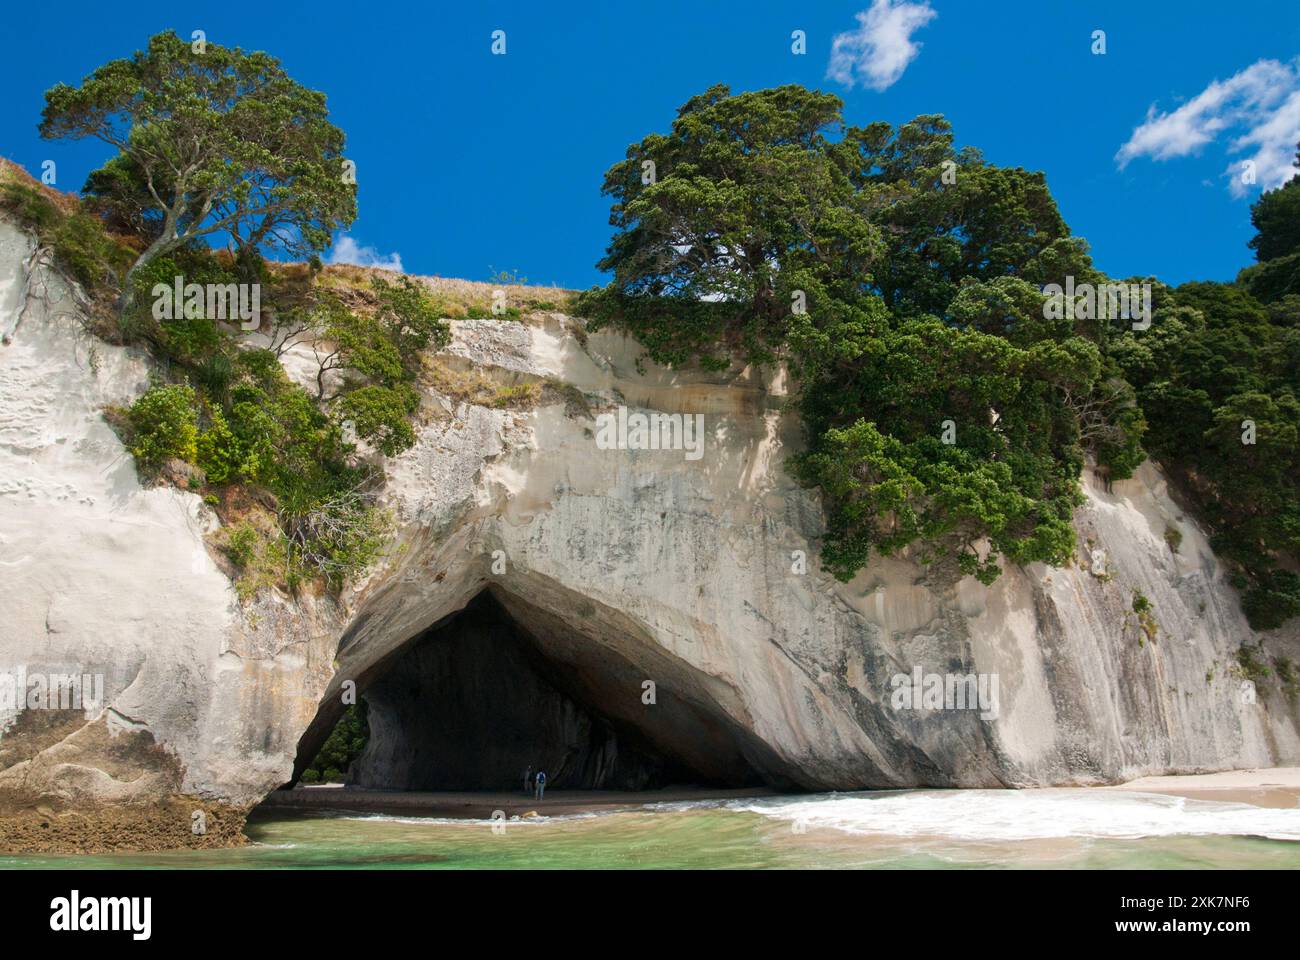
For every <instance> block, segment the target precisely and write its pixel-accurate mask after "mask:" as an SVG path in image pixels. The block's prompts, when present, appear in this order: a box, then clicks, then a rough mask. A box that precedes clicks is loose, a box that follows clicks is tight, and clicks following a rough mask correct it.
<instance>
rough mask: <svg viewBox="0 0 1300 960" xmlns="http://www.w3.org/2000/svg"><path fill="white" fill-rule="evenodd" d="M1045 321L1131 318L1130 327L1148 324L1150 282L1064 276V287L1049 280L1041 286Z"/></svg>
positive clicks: (1147, 325)
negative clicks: (1087, 280)
mask: <svg viewBox="0 0 1300 960" xmlns="http://www.w3.org/2000/svg"><path fill="white" fill-rule="evenodd" d="M1043 293H1044V294H1045V295H1046V296H1047V299H1046V300H1045V301H1043V317H1044V319H1046V320H1132V321H1133V329H1134V330H1146V329H1147V328H1148V327H1150V326H1151V284H1150V283H1103V284H1100V285H1094V284H1091V283H1080V284H1078V285H1076V284H1075V282H1074V277H1066V278H1065V286H1061V285H1060V284H1059V283H1049V284H1047V285H1046V286H1044V287H1043Z"/></svg>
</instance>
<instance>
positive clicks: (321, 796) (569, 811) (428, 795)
mask: <svg viewBox="0 0 1300 960" xmlns="http://www.w3.org/2000/svg"><path fill="white" fill-rule="evenodd" d="M1093 789H1097V790H1112V791H1113V790H1122V791H1127V792H1131V793H1161V794H1168V795H1171V796H1178V797H1187V798H1188V799H1191V800H1218V801H1222V802H1229V803H1247V804H1251V805H1253V806H1257V807H1270V808H1274V809H1292V808H1296V807H1300V767H1273V768H1267V769H1261V770H1229V771H1225V772H1223V773H1203V774H1189V775H1182V776H1163V777H1142V778H1140V779H1137V780H1130V781H1128V782H1127V783H1119V784H1112V785H1109V786H1103V787H1095V788H1093ZM774 795H776V792H775V791H773V790H768V789H764V788H753V789H746V790H710V789H705V788H698V787H681V788H670V789H666V790H644V791H617V790H548V791H547V792H546V798H545V799H543V800H535V799H533V798H531V797H525V796H524V795H523V792H522V791H519V792H517V793H509V792H496V793H473V792H458V793H442V792H437V793H434V792H420V791H413V792H399V791H386V790H365V789H357V788H354V787H344V786H341V785H338V784H329V785H319V786H302V787H298V788H296V789H293V790H277V791H275V792H274V793H272V794H271V795H270V796H269V797H267V798H266V800H265V802H264V805H265V806H267V807H288V808H295V809H306V810H349V811H357V812H363V813H387V814H396V815H401V814H407V815H410V816H421V817H464V818H469V819H487V818H490V817H491V816H492V815H493V813H494V812H495V811H497V810H500V811H502V813H503V814H504V815H505V817H506V819H510V818H513V817H527V816H529V815H537V816H565V815H573V814H581V813H597V812H601V813H609V812H612V811H616V810H631V809H636V808H638V807H641V806H644V805H645V804H651V803H681V802H700V801H707V800H734V799H737V798H744V797H764V796H774Z"/></svg>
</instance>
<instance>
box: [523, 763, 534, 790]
mask: <svg viewBox="0 0 1300 960" xmlns="http://www.w3.org/2000/svg"><path fill="white" fill-rule="evenodd" d="M532 792H533V765H532V764H531V763H530V764H529V765H528V769H527V770H525V771H524V796H525V797H526V796H528V795H529V794H530V793H532Z"/></svg>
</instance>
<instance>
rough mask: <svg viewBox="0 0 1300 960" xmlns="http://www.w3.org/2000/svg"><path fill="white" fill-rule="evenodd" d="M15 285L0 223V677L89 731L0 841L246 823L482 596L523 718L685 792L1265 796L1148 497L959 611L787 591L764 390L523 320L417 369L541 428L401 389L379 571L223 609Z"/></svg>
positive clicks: (791, 432)
mask: <svg viewBox="0 0 1300 960" xmlns="http://www.w3.org/2000/svg"><path fill="white" fill-rule="evenodd" d="M31 252H32V245H31V242H30V241H29V240H28V239H27V238H26V237H25V236H24V235H23V234H22V233H21V232H19V231H18V230H16V229H15V228H14V227H12V226H10V225H8V224H5V223H3V222H0V324H2V325H3V328H4V332H5V333H6V335H7V336H8V338H9V341H10V342H9V343H8V345H7V346H5V347H3V348H0V574H2V575H0V609H2V610H3V611H4V614H5V617H4V620H5V623H4V629H3V634H2V635H0V670H9V671H13V670H17V669H19V668H20V667H21V668H23V669H25V670H26V671H27V672H29V673H38V672H45V673H49V674H56V673H60V672H69V673H71V672H75V673H77V674H87V675H94V674H102V675H103V677H104V695H103V702H102V704H97V703H96V704H89V705H87V706H86V707H85V709H82V710H71V711H43V712H41V715H40V716H38V717H35V718H33V713H34V711H30V710H28V711H17V710H16V709H14V710H11V711H10V712H9V713H8V715H6V716H4V717H0V722H2V723H4V724H6V725H7V729H6V730H5V732H4V734H3V736H2V737H0V799H3V802H4V805H5V806H6V807H7V808H23V807H32V808H35V807H37V806H39V807H41V809H47V810H50V811H53V812H54V813H57V812H58V811H59V810H60V809H64V810H79V809H85V808H88V807H91V806H95V805H97V804H105V803H113V804H117V803H123V802H126V803H129V802H132V801H141V802H143V801H148V800H154V799H157V798H163V797H189V798H197V799H196V802H197V801H209V802H217V803H221V804H227V805H230V806H232V807H235V808H243V807H246V806H247V805H249V804H252V803H254V802H256V801H257V800H258V799H259V798H260V797H262V796H263V795H264V794H265V793H266V792H268V791H269V790H271V789H273V788H275V787H277V786H280V785H281V784H283V783H285V782H287V781H289V780H290V779H291V778H292V777H293V775H294V767H295V759H296V758H297V759H298V761H299V766H300V767H301V764H302V762H304V761H305V760H306V759H309V758H310V756H311V755H312V754H313V752H314V748H315V747H316V746H318V745H319V743H320V742H321V741H322V740H323V738H324V736H325V735H326V734H327V733H328V731H329V729H330V728H331V726H332V724H333V722H334V721H335V720H336V719H337V717H338V715H339V714H340V713H341V711H342V709H343V705H342V699H341V692H342V691H343V690H344V689H345V682H346V681H353V682H355V683H356V685H357V686H358V687H359V688H360V689H361V690H362V691H365V690H367V689H368V688H371V687H373V688H374V689H375V690H376V691H379V690H380V687H379V686H378V685H377V684H378V681H379V678H381V677H383V676H384V675H385V674H386V673H387V672H388V671H389V670H390V669H392V668H393V665H394V664H395V663H397V662H398V661H401V660H402V658H403V657H406V656H407V655H408V653H409V651H410V650H411V648H412V645H413V644H414V643H415V642H416V641H417V640H418V639H419V638H421V637H427V636H428V631H430V629H431V628H434V629H437V628H438V627H439V625H442V626H445V625H447V624H449V623H451V622H453V620H454V617H455V616H456V614H457V613H458V612H459V611H462V610H463V609H465V608H466V606H467V605H469V604H470V603H471V602H472V601H474V600H475V598H476V597H478V596H479V595H480V594H484V593H486V594H487V595H489V596H490V597H491V600H492V603H493V604H494V608H495V609H498V610H499V611H501V612H502V615H503V616H505V617H508V618H509V620H510V621H512V622H513V623H514V624H516V625H517V626H518V628H519V630H520V631H521V633H522V635H523V636H525V637H526V638H527V643H528V645H529V650H530V653H529V656H531V657H533V658H535V659H536V660H537V661H538V662H541V663H544V664H546V671H548V678H549V679H548V683H552V685H553V686H555V687H556V689H557V690H559V691H560V693H557V694H556V695H557V696H561V695H562V696H563V697H565V698H567V699H568V700H571V701H573V702H574V703H578V704H581V705H582V707H583V709H584V710H586V711H588V713H589V714H591V715H592V716H597V715H598V716H599V718H600V720H599V722H600V723H602V724H608V725H610V729H611V730H615V729H616V730H621V731H623V732H624V734H626V735H629V736H630V737H631V738H632V740H634V741H636V746H635V749H633V748H632V747H629V750H632V752H633V753H634V754H635V753H636V752H637V751H643V752H646V753H655V754H657V755H658V756H659V757H660V758H661V759H662V760H663V761H664V762H665V763H670V764H672V765H673V768H674V769H683V770H687V771H691V772H693V773H695V774H698V775H699V776H700V778H701V779H702V780H715V781H719V782H723V781H726V782H731V781H737V782H739V781H747V782H749V781H753V780H755V779H757V780H761V781H767V782H770V783H773V784H781V785H790V786H795V787H803V788H810V789H819V788H836V789H853V788H860V787H870V786H907V785H920V784H925V785H944V786H964V787H974V786H998V785H1015V786H1022V785H1034V784H1064V783H1091V782H1099V781H1114V780H1117V779H1120V778H1128V777H1135V776H1141V775H1147V774H1158V773H1167V772H1177V771H1192V770H1222V769H1230V768H1236V767H1254V766H1267V765H1274V764H1280V763H1295V762H1297V761H1300V738H1297V734H1296V725H1295V716H1294V712H1293V708H1292V707H1291V705H1290V704H1289V703H1288V701H1287V699H1286V697H1285V696H1284V694H1283V693H1282V692H1281V691H1280V690H1278V689H1274V688H1273V687H1269V686H1262V687H1261V688H1260V689H1259V690H1258V691H1257V696H1255V697H1253V698H1252V697H1251V696H1250V695H1249V691H1247V690H1243V688H1242V680H1241V677H1240V676H1238V675H1237V674H1236V673H1235V672H1234V669H1233V665H1234V664H1235V657H1236V653H1237V651H1238V649H1239V647H1240V646H1241V644H1242V643H1243V641H1246V640H1248V639H1251V638H1252V634H1251V631H1250V630H1249V628H1248V626H1247V625H1246V623H1245V620H1244V618H1243V617H1242V615H1241V613H1240V609H1239V606H1238V600H1237V597H1236V595H1235V594H1234V592H1233V591H1232V589H1231V588H1230V587H1229V586H1228V585H1227V583H1226V582H1225V578H1224V575H1223V572H1222V570H1221V568H1220V564H1219V563H1218V561H1217V560H1216V559H1215V557H1214V555H1213V554H1212V552H1211V551H1210V549H1209V546H1208V544H1207V542H1206V539H1205V537H1204V535H1203V534H1202V532H1201V531H1200V530H1199V529H1198V528H1197V526H1196V525H1195V523H1193V522H1192V521H1191V519H1190V518H1189V517H1187V516H1186V515H1185V513H1184V512H1183V511H1182V510H1181V509H1180V508H1179V507H1178V505H1177V504H1176V503H1175V501H1174V500H1173V499H1172V498H1171V496H1170V494H1169V492H1168V491H1167V490H1166V487H1165V484H1164V481H1163V480H1162V478H1161V475H1160V473H1159V471H1158V470H1157V469H1156V468H1155V467H1154V466H1153V465H1151V464H1147V465H1145V466H1143V467H1142V468H1141V470H1140V471H1139V472H1138V474H1137V476H1136V477H1135V478H1134V479H1132V480H1128V481H1123V482H1117V483H1115V484H1114V486H1113V488H1112V489H1111V490H1109V491H1107V490H1106V489H1104V487H1103V486H1102V485H1101V484H1100V483H1099V482H1094V480H1093V478H1092V477H1091V476H1087V477H1085V489H1086V494H1087V502H1086V503H1085V504H1084V505H1083V506H1082V507H1081V508H1080V509H1079V510H1078V513H1077V516H1076V528H1077V530H1078V534H1079V545H1078V547H1079V548H1078V552H1077V557H1078V561H1077V562H1076V563H1074V564H1072V565H1071V566H1068V567H1066V568H1063V569H1057V568H1047V567H1043V566H1033V567H1030V568H1026V569H1010V570H1008V571H1007V572H1006V573H1004V575H1003V576H1002V577H1001V578H1000V579H999V580H998V581H997V582H996V583H995V584H994V585H993V586H991V587H985V586H982V585H981V584H979V583H977V582H976V581H974V580H972V579H969V578H966V579H958V578H956V577H955V576H952V575H946V574H944V573H943V572H942V571H940V570H928V571H927V569H926V568H924V567H921V566H919V565H918V564H915V563H913V562H911V561H910V560H908V559H907V558H897V559H879V558H877V559H876V560H874V561H873V562H872V563H871V565H870V566H869V568H868V569H867V570H865V571H864V572H862V573H861V574H859V575H858V576H857V578H856V579H854V580H853V581H852V582H850V583H847V584H843V583H838V582H836V581H835V580H833V579H832V578H830V577H829V576H827V575H825V574H824V573H822V572H820V571H819V569H818V567H817V564H816V556H817V550H818V536H819V534H820V531H821V514H820V508H819V504H818V501H817V498H816V496H815V494H813V493H810V492H809V491H807V490H804V489H801V488H800V487H799V486H798V485H797V484H795V483H794V481H793V480H792V479H791V478H790V476H789V475H788V473H787V471H786V470H785V469H784V468H783V462H784V460H785V459H786V457H787V456H788V455H789V453H790V452H791V451H792V450H793V449H796V448H797V446H798V444H799V442H800V429H799V425H798V423H797V422H796V420H795V419H794V418H793V417H792V416H790V415H789V414H787V413H783V411H782V405H783V398H784V385H783V383H782V382H781V379H780V377H779V376H776V377H772V378H769V379H767V380H764V379H762V378H760V377H759V376H758V375H756V374H755V373H754V372H753V371H748V370H747V371H743V372H741V373H739V374H735V373H733V374H731V375H710V374H705V373H701V372H698V371H694V372H683V371H671V370H666V369H661V368H658V367H656V366H654V365H653V364H647V365H646V366H645V369H644V371H639V370H638V366H637V362H636V361H637V357H638V355H639V354H640V352H641V351H640V349H639V347H638V345H637V344H636V343H635V342H632V341H630V340H628V339H626V338H624V337H622V336H620V335H616V334H613V333H600V334H594V335H590V336H587V335H586V334H585V333H583V332H581V330H580V329H579V327H578V325H577V324H576V323H575V322H574V321H572V320H570V319H569V318H567V317H564V316H562V315H560V314H556V313H549V314H539V315H533V316H530V317H528V318H526V319H525V321H524V322H517V321H497V320H465V321H457V322H456V323H455V324H454V332H455V341H454V343H453V344H452V346H451V347H449V348H448V349H447V350H446V351H444V354H443V356H442V357H440V362H442V363H444V364H447V365H452V366H459V367H462V368H464V369H470V368H473V369H475V370H477V371H479V372H481V373H483V374H485V375H488V376H491V377H492V378H493V379H494V380H496V381H497V382H499V383H500V384H503V385H508V384H516V383H522V382H537V383H547V384H549V385H550V389H549V390H548V392H547V393H545V394H544V397H549V398H552V399H550V400H544V402H543V403H542V404H540V405H539V406H538V407H537V408H535V409H532V410H526V411H519V410H508V409H496V408H492V407H487V406H479V405H473V404H469V403H466V402H460V401H456V400H455V399H453V398H451V397H447V396H441V395H439V394H438V393H437V391H436V390H434V389H433V388H432V387H427V388H426V396H425V400H424V410H423V411H422V420H423V422H422V426H421V427H420V430H419V440H418V443H417V444H416V445H415V446H414V447H413V448H412V449H410V450H408V451H407V452H406V453H405V454H403V455H401V456H399V457H397V458H394V459H392V460H390V461H388V462H387V463H386V464H385V468H386V471H387V473H388V476H389V482H388V485H387V487H386V490H385V494H384V496H385V499H386V503H387V506H388V507H389V508H390V510H391V511H392V513H393V515H394V516H395V518H396V520H397V532H396V536H395V539H394V541H393V543H392V546H391V549H390V550H389V551H388V554H387V556H386V558H385V560H384V561H383V563H381V564H380V565H379V566H378V567H377V568H376V569H375V570H374V571H373V572H372V573H371V574H370V575H369V576H368V577H367V578H366V579H365V581H364V582H362V583H359V584H355V585H353V586H352V587H350V588H348V589H347V590H345V591H344V593H343V595H342V596H341V597H340V598H338V599H337V600H336V599H332V598H329V597H327V596H306V597H300V598H297V599H291V598H289V597H286V596H280V595H278V594H275V593H274V592H270V591H264V592H263V593H262V594H261V595H259V596H258V597H256V598H255V599H254V600H253V601H251V602H250V603H248V604H242V603H241V602H240V600H239V599H238V597H237V596H236V594H235V591H234V590H233V589H232V587H231V584H230V582H229V580H228V578H227V577H226V575H225V574H224V573H223V572H222V570H221V569H220V568H219V566H218V564H217V563H216V562H215V560H214V558H213V555H212V554H211V553H210V548H209V547H208V546H207V545H206V544H205V540H204V534H205V531H208V530H210V529H211V528H212V526H213V525H214V524H216V523H217V520H216V517H215V515H213V514H212V512H211V510H210V509H209V508H208V507H206V506H205V505H204V504H203V502H202V500H201V499H200V498H199V497H198V496H197V495H196V494H193V493H189V492H184V491H180V490H177V489H175V488H171V487H151V488H145V487H142V486H141V484H140V482H139V480H138V479H137V476H136V472H135V469H134V465H133V463H132V461H131V458H130V456H129V455H128V454H127V453H126V452H125V451H124V449H123V447H122V445H121V443H120V442H119V440H118V439H117V437H116V436H115V434H114V433H113V431H112V430H111V429H110V428H109V427H108V425H107V424H106V423H105V421H104V419H103V416H102V413H101V410H102V407H103V406H104V405H105V404H111V403H122V402H128V401H129V400H130V398H132V397H133V396H135V395H137V394H138V393H139V392H141V391H142V390H143V389H144V388H145V386H146V385H147V381H148V373H149V371H148V365H147V362H146V359H145V358H144V357H143V356H142V355H140V354H138V353H136V352H133V351H131V350H127V349H123V348H120V347H113V346H109V345H106V344H104V343H102V342H96V341H93V340H92V339H90V338H88V337H87V336H86V335H84V334H83V333H81V325H80V323H79V321H78V319H77V307H76V303H75V300H74V299H73V298H71V297H70V296H69V291H68V288H67V286H66V284H65V283H64V282H63V281H62V280H61V279H60V278H59V277H58V276H56V275H54V274H53V273H51V272H50V271H48V270H46V269H45V268H43V267H41V266H39V265H32V266H31V267H30V269H31V270H34V271H35V272H36V276H34V277H33V276H29V265H28V263H27V261H28V260H29V258H30V254H31ZM32 283H35V284H36V285H38V286H39V287H40V288H41V290H42V292H43V296H35V297H34V296H32V295H31V290H30V287H31V285H32ZM620 405H621V406H624V407H626V408H627V409H628V410H631V411H661V412H666V413H682V414H702V415H703V418H704V420H703V422H704V425H705V434H704V445H703V451H702V456H701V457H700V458H699V459H691V458H688V456H687V455H686V454H685V452H684V451H682V450H617V449H615V450H608V449H601V448H600V446H599V445H598V444H597V442H596V432H597V424H596V423H595V421H594V417H595V416H596V415H597V414H600V413H604V412H612V411H614V410H615V409H616V408H617V407H619V406H620ZM1170 529H1177V530H1178V531H1180V532H1181V534H1182V540H1181V544H1180V546H1179V547H1178V549H1177V551H1176V552H1175V551H1174V550H1173V549H1171V547H1170V545H1169V543H1168V542H1167V541H1166V532H1167V530H1170ZM802 558H806V568H805V566H804V564H803V562H802ZM1139 593H1140V594H1141V595H1143V596H1145V597H1146V598H1147V599H1148V601H1149V603H1150V612H1149V613H1148V614H1146V615H1144V616H1139V614H1138V613H1137V612H1135V610H1134V598H1135V596H1136V595H1137V594H1139ZM1144 628H1145V629H1144ZM433 659H434V660H437V659H438V658H436V657H435V658H433ZM917 668H920V669H921V672H922V673H923V674H940V675H944V674H954V675H957V674H959V675H968V674H975V675H985V676H988V677H996V678H997V684H998V687H997V690H998V703H997V708H996V710H995V711H989V710H975V709H939V710H934V709H906V708H900V707H899V706H898V704H897V703H896V702H895V699H894V697H893V696H892V694H893V690H894V686H893V683H892V678H894V677H895V676H896V675H899V674H906V675H909V676H910V675H911V674H912V673H913V672H914V671H915V670H916V669H917ZM647 682H649V683H652V684H653V697H651V696H650V695H649V694H648V693H647V690H648V689H650V688H648V687H647V686H646V685H647ZM539 689H540V688H539ZM548 696H549V694H548ZM649 700H653V702H647V701H649ZM556 709H557V710H558V709H560V708H559V707H556ZM566 709H567V708H566ZM396 715H397V714H395V713H394V714H393V716H396ZM571 720H572V718H571ZM566 722H568V721H566ZM572 722H573V723H577V722H578V721H576V720H574V721H572ZM380 723H381V726H382V721H380ZM556 723H557V724H558V726H557V729H559V728H560V727H563V726H564V723H561V722H560V721H558V720H557V721H556ZM568 729H570V730H571V731H572V730H574V729H577V727H573V726H572V724H570V726H569V727H568ZM582 729H584V730H586V729H587V728H582ZM602 729H603V728H602ZM390 732H391V731H390ZM583 736H586V734H583ZM377 737H378V739H379V740H380V741H382V740H383V739H384V735H383V734H382V733H381V732H379V731H377ZM389 743H390V746H391V743H392V741H391V738H390V739H389ZM596 753H597V754H598V753H600V751H599V750H597V751H596ZM630 755H631V754H629V756H630ZM593 756H595V754H593ZM513 759H514V758H513V757H512V758H511V760H510V762H513ZM502 762H503V763H504V762H507V761H504V760H503V761H502ZM593 762H597V761H593ZM600 762H604V761H600ZM630 762H631V761H629V763H630ZM611 769H612V768H611ZM626 769H630V768H625V770H626ZM514 773H515V771H513V770H512V771H511V775H514ZM629 775H631V774H629Z"/></svg>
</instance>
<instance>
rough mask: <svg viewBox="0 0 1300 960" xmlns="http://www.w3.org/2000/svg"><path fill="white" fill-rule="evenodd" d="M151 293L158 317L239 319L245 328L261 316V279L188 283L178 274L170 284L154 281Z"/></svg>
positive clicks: (258, 320) (252, 324) (156, 318)
mask: <svg viewBox="0 0 1300 960" xmlns="http://www.w3.org/2000/svg"><path fill="white" fill-rule="evenodd" d="M150 294H151V295H152V296H153V318H154V319H155V320H181V319H187V320H198V319H207V320H238V321H240V326H241V327H243V329H245V330H252V329H255V328H256V326H257V323H258V322H260V320H261V315H262V285H261V284H260V283H186V282H185V278H184V277H176V278H175V280H174V282H173V283H171V284H166V283H155V284H154V285H153V289H152V290H150Z"/></svg>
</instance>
